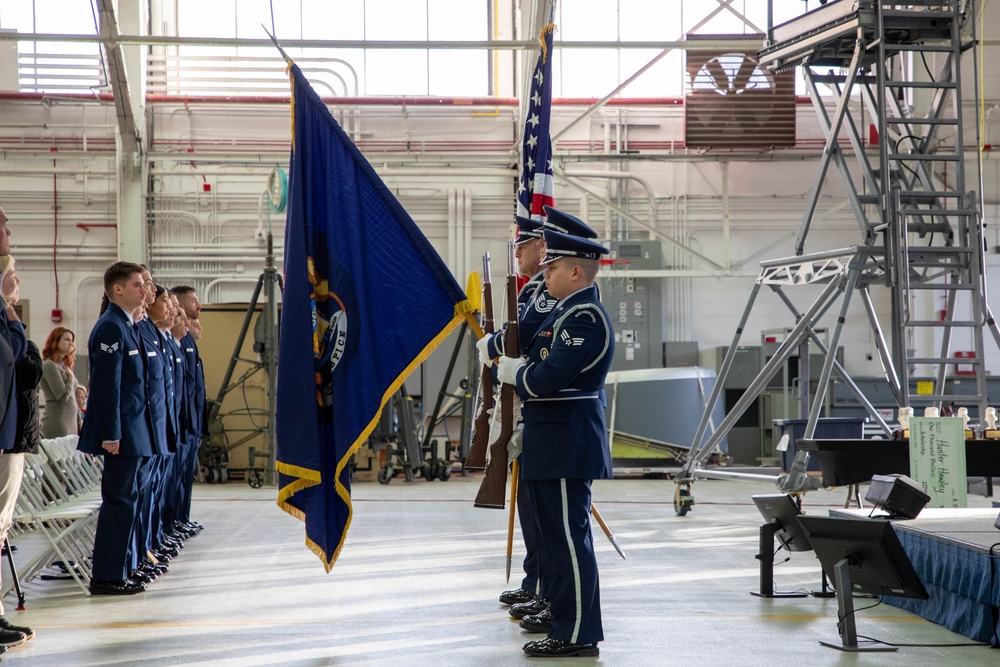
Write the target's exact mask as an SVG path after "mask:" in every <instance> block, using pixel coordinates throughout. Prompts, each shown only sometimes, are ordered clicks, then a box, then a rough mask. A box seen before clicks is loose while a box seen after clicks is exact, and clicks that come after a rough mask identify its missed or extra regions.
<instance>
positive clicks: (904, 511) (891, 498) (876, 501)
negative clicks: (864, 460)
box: [865, 475, 931, 519]
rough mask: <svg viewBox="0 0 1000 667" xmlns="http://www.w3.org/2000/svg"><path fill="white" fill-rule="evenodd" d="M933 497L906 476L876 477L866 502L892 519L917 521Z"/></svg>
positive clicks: (873, 478)
mask: <svg viewBox="0 0 1000 667" xmlns="http://www.w3.org/2000/svg"><path fill="white" fill-rule="evenodd" d="M930 499H931V497H930V496H929V495H927V494H926V493H924V490H923V489H922V488H920V485H919V484H917V483H916V482H915V481H913V480H912V479H910V478H909V477H907V476H906V475H875V476H874V477H872V484H871V486H870V487H869V489H868V493H866V494H865V501H867V502H869V503H871V504H873V505H875V506H876V507H880V508H882V509H884V510H885V511H886V512H888V513H889V518H890V519H916V518H917V515H918V514H920V510H922V509H923V508H924V505H926V504H927V503H928V502H930Z"/></svg>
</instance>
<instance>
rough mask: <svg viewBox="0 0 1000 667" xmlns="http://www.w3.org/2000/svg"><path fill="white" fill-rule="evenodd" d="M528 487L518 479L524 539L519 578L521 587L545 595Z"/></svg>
mask: <svg viewBox="0 0 1000 667" xmlns="http://www.w3.org/2000/svg"><path fill="white" fill-rule="evenodd" d="M529 489H530V486H529V485H528V484H525V483H524V480H523V479H520V480H519V481H518V485H517V518H518V521H519V523H520V524H521V537H522V538H523V539H524V564H523V567H524V579H522V580H521V588H522V589H523V590H526V591H530V592H532V593H534V594H535V595H540V596H541V597H545V594H544V593H543V592H542V586H541V580H540V578H539V576H538V526H537V524H536V520H535V511H534V509H533V506H532V503H531V498H530V497H529V496H530V493H531V492H530V490H529Z"/></svg>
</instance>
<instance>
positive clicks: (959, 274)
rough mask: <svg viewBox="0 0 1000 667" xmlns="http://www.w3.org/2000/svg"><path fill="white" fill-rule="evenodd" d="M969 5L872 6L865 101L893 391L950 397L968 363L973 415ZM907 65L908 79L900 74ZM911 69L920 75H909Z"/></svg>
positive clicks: (978, 300) (976, 274)
mask: <svg viewBox="0 0 1000 667" xmlns="http://www.w3.org/2000/svg"><path fill="white" fill-rule="evenodd" d="M968 5H969V3H968V2H967V1H966V0H923V1H922V2H910V3H907V4H906V5H900V4H894V3H887V2H880V3H879V4H878V5H876V6H875V10H876V14H875V18H876V26H877V27H876V35H877V36H878V37H877V42H876V43H877V49H878V59H877V62H876V67H875V71H876V90H875V97H874V98H872V96H871V95H869V97H868V102H869V105H870V108H872V109H873V111H875V112H876V115H877V118H878V131H879V163H880V165H881V168H880V169H879V170H878V172H877V176H878V178H879V181H880V182H879V186H880V188H879V189H880V191H881V192H882V193H885V194H883V196H882V198H881V199H882V201H881V202H880V206H881V207H882V212H881V216H880V217H881V218H882V220H883V221H886V222H887V223H888V228H887V233H886V244H887V246H888V248H887V249H886V250H887V256H891V258H892V261H891V262H890V266H892V265H894V270H890V271H889V273H888V277H889V281H890V286H891V288H892V290H893V299H892V301H893V309H892V326H893V331H894V332H895V334H896V335H894V336H893V342H892V347H893V349H892V357H893V358H894V359H896V360H899V363H898V364H897V366H896V375H895V380H896V381H897V382H898V384H897V385H896V386H895V388H894V389H895V390H896V391H897V392H898V396H899V401H900V406H901V407H905V406H929V405H937V406H941V404H942V403H943V402H946V401H950V400H953V399H954V398H955V396H954V395H953V394H949V393H948V392H946V391H945V381H946V379H947V377H948V376H949V371H953V372H954V371H957V370H958V364H960V363H961V364H966V365H968V366H971V368H972V372H971V373H970V379H971V376H973V375H974V377H975V381H976V401H977V403H979V408H980V409H979V414H980V415H982V414H983V412H984V411H985V408H986V374H985V369H984V363H983V329H984V328H985V326H986V325H987V321H986V312H987V311H986V292H985V285H984V281H983V266H984V256H983V237H982V220H981V215H980V210H979V206H978V205H977V203H976V197H975V194H974V193H972V192H969V191H968V190H967V187H966V186H967V184H966V173H965V171H966V170H965V150H964V146H965V129H964V123H963V117H962V100H961V88H960V82H961V80H962V76H961V61H962V53H963V51H964V50H965V48H966V46H965V45H964V44H963V33H962V30H963V25H964V23H965V21H966V19H967V18H968V16H967V15H966V13H965V10H966V9H971V8H970V7H969V6H968ZM897 36H898V37H897ZM970 44H971V42H970ZM942 57H943V59H944V63H943V65H942V66H941V67H940V69H939V70H938V71H937V72H932V71H931V67H932V64H931V63H933V62H934V61H936V60H938V61H939V60H940V58H942ZM907 67H908V68H909V70H910V73H909V74H910V75H909V77H906V76H904V71H905V69H906V68H907ZM920 73H922V74H923V75H925V76H920V78H919V79H918V78H917V76H918V74H920ZM868 90H869V92H870V90H871V89H870V87H869V88H868ZM922 95H929V96H930V100H929V104H928V106H927V111H926V113H924V114H922V115H916V114H914V113H913V107H914V102H915V100H917V99H919V98H920V96H922ZM949 142H950V145H949ZM938 299H940V307H939V308H938V307H934V308H931V311H932V315H931V316H928V314H927V313H926V312H924V313H918V312H915V304H917V303H922V304H923V305H924V309H925V310H927V305H928V301H930V302H933V304H934V305H935V306H936V305H937V300H938ZM959 308H961V309H962V312H961V313H959V312H958V311H959ZM956 330H959V331H964V332H967V335H968V336H969V337H971V347H972V350H971V351H972V353H973V355H974V356H973V357H972V358H961V359H960V358H958V357H957V356H956V355H955V353H954V350H953V349H952V342H953V341H952V338H953V334H954V332H955V331H956ZM936 335H939V336H940V339H939V340H934V341H933V345H934V346H936V347H938V349H939V350H940V351H939V353H938V354H937V355H936V356H916V354H915V353H914V352H913V346H915V345H917V344H920V343H923V346H924V347H928V344H927V343H928V337H930V338H931V339H933V338H934V337H935V336H936ZM918 368H921V369H926V370H927V371H928V372H926V373H921V375H925V376H930V377H932V378H934V384H933V388H932V389H931V391H930V392H927V391H917V390H915V389H916V387H917V386H918V385H915V384H914V383H913V382H911V377H912V376H913V375H916V373H915V371H916V370H917V369H918ZM891 380H892V378H891V379H890V381H891Z"/></svg>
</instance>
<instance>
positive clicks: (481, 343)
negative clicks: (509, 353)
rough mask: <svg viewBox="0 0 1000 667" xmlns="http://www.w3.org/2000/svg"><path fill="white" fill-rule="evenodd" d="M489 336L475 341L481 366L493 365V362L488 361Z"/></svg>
mask: <svg viewBox="0 0 1000 667" xmlns="http://www.w3.org/2000/svg"><path fill="white" fill-rule="evenodd" d="M489 345H490V336H489V334H486V335H485V336H483V337H482V338H480V339H479V340H477V341H476V349H477V350H479V363H481V364H482V365H483V366H490V365H492V364H493V360H492V359H490V352H489Z"/></svg>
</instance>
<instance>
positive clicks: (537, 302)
mask: <svg viewBox="0 0 1000 667" xmlns="http://www.w3.org/2000/svg"><path fill="white" fill-rule="evenodd" d="M544 209H545V214H546V216H548V218H547V219H546V220H545V221H544V222H542V221H539V220H532V219H529V218H524V217H521V216H515V219H516V220H517V227H518V235H517V239H516V240H515V241H514V246H515V248H514V257H515V258H516V259H517V264H518V267H517V268H518V271H519V272H520V273H521V275H527V276H530V277H531V278H530V280H529V281H528V282H527V283H526V284H525V285H524V286H523V287H522V288H521V290H520V292H519V293H518V297H517V301H518V333H519V334H520V338H519V339H520V341H521V349H520V350H519V354H520V355H523V354H524V353H525V351H526V349H527V343H528V342H529V341H530V340H531V338H532V337H533V336H534V335H535V333H536V332H537V331H538V327H539V326H541V324H542V322H543V321H545V319H546V318H547V317H548V316H549V314H550V313H551V312H552V309H553V308H554V307H555V305H556V302H557V301H558V299H556V298H555V297H553V296H551V295H550V294H549V293H548V291H547V290H546V289H545V280H544V277H543V276H544V273H545V268H544V267H543V266H542V265H541V262H542V259H543V258H544V257H545V239H544V237H543V233H544V230H545V229H554V230H556V231H562V232H564V233H568V234H571V235H573V236H578V237H580V238H585V239H595V238H597V232H595V231H594V230H593V229H591V228H590V226H589V225H588V224H587V223H585V222H584V221H583V220H580V219H579V218H577V217H575V216H572V215H569V214H568V213H563V212H562V211H560V210H558V209H555V208H552V207H549V206H546V207H544ZM503 339H504V337H503V332H500V333H497V334H494V335H493V336H486V337H484V338H483V339H481V340H480V341H479V342H478V343H477V348H478V349H479V351H480V361H482V363H483V364H484V365H487V366H488V365H490V364H492V359H493V358H495V357H500V356H503V354H504V350H503ZM526 493H527V489H526V487H524V486H518V505H519V510H518V519H519V522H520V525H521V535H522V537H523V539H524V547H525V555H524V564H523V567H524V572H525V576H524V579H523V580H522V582H521V586H520V588H517V589H515V590H510V591H504V592H503V593H501V595H500V602H501V603H503V604H508V605H513V606H512V607H511V609H510V611H509V613H510V615H511V616H512V617H514V618H516V619H523V618H524V617H526V616H532V617H533V618H532V623H533V624H534V625H533V628H534V629H538V630H539V631H543V632H544V631H547V630H548V626H549V625H551V617H550V615H549V612H548V602H547V601H546V599H545V595H544V591H543V590H542V586H541V584H540V582H539V579H538V564H537V559H538V548H537V540H538V539H539V538H538V536H537V535H535V529H534V518H533V517H532V516H531V515H530V512H531V509H530V506H531V505H530V502H529V501H528V500H527V498H526V497H525V494H526Z"/></svg>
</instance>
